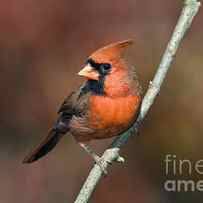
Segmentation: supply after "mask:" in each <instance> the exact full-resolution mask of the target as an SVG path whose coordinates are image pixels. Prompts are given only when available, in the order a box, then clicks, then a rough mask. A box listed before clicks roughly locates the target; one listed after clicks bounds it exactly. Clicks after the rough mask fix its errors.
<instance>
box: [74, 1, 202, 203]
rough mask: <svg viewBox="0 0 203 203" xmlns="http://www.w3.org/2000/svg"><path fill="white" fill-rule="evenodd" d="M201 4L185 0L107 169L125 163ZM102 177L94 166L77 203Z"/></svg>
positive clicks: (105, 157)
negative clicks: (124, 155) (126, 152)
mask: <svg viewBox="0 0 203 203" xmlns="http://www.w3.org/2000/svg"><path fill="white" fill-rule="evenodd" d="M200 5H201V3H200V2H199V1H198V0H185V1H184V7H183V9H182V12H181V15H180V18H179V20H178V22H177V25H176V27H175V30H174V32H173V34H172V37H171V39H170V41H169V43H168V45H167V48H166V50H165V52H164V54H163V57H162V59H161V63H160V65H159V67H158V69H157V72H156V74H155V76H154V79H153V80H152V81H151V82H150V85H149V88H148V90H147V92H146V94H145V96H144V98H143V101H142V105H141V111H140V114H139V116H138V118H137V121H136V122H135V123H134V125H133V126H132V127H131V128H130V129H129V130H128V131H126V132H125V133H123V134H122V135H121V136H119V137H117V138H115V140H114V141H113V143H112V144H111V146H110V147H109V148H108V149H107V150H106V151H105V152H104V154H103V156H102V158H103V160H104V167H105V168H106V169H107V167H108V165H109V163H112V162H113V161H115V160H116V161H120V162H122V161H123V158H122V157H120V156H119V150H120V148H121V147H122V146H123V145H124V144H125V143H126V142H127V140H128V138H129V137H130V136H132V135H135V134H137V132H138V129H139V127H140V124H141V123H142V122H143V120H144V118H145V116H146V114H147V113H148V111H149V109H150V107H151V105H152V104H153V102H154V100H155V98H156V96H157V95H158V93H159V91H160V87H161V85H162V83H163V81H164V79H165V77H166V74H167V72H168V70H169V68H170V67H171V63H172V61H173V59H174V57H175V55H176V52H177V49H178V47H179V45H180V43H181V41H182V39H183V37H184V35H185V33H186V31H187V30H188V29H189V28H190V26H191V23H192V21H193V18H194V16H195V15H196V14H197V12H198V10H199V7H200ZM101 177H102V171H101V169H100V167H99V166H98V165H96V164H95V165H94V167H93V169H92V170H91V171H90V173H89V176H88V177H87V179H86V181H85V183H84V185H83V187H82V189H81V190H80V193H79V194H78V196H77V199H76V200H75V203H87V202H88V200H89V199H90V197H91V195H92V193H93V191H94V190H95V188H96V185H97V183H98V182H99V180H100V179H101Z"/></svg>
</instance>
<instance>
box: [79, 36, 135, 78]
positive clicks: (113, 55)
mask: <svg viewBox="0 0 203 203" xmlns="http://www.w3.org/2000/svg"><path fill="white" fill-rule="evenodd" d="M132 43H133V41H132V40H125V41H120V42H116V43H112V44H110V45H108V46H105V47H103V48H100V49H98V50H97V51H95V52H94V53H93V54H91V55H90V56H89V57H88V59H87V61H86V64H85V67H84V68H83V69H82V70H81V71H80V72H79V73H78V75H80V76H83V77H85V78H87V79H89V80H97V81H99V80H100V79H101V78H104V77H106V76H107V75H110V74H113V73H114V72H115V71H117V70H118V69H122V68H124V67H125V65H124V62H123V60H122V55H123V53H124V50H125V49H126V48H127V47H128V46H129V45H131V44H132Z"/></svg>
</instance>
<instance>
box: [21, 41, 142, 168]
mask: <svg viewBox="0 0 203 203" xmlns="http://www.w3.org/2000/svg"><path fill="white" fill-rule="evenodd" d="M130 44H132V40H125V41H121V42H117V43H113V44H110V45H108V46H105V47H103V48H101V49H99V50H97V51H96V52H94V53H93V54H92V55H90V56H89V58H88V59H87V61H86V64H85V67H84V68H83V69H82V70H81V71H80V72H79V73H78V75H80V76H83V77H85V78H86V79H87V80H86V82H85V83H84V84H83V85H82V86H81V87H80V88H79V89H78V90H77V91H75V92H73V93H71V94H70V95H69V96H68V97H67V98H66V99H65V101H64V102H63V103H62V105H61V107H60V109H59V111H58V113H59V117H58V120H57V121H56V123H55V124H54V126H53V128H52V129H51V130H50V132H49V134H48V136H46V137H45V138H44V139H43V140H42V141H41V143H40V144H39V145H38V146H37V147H36V148H35V149H34V150H33V151H32V152H31V153H30V154H28V155H27V156H26V157H25V159H24V160H23V163H32V162H34V161H36V160H38V159H39V158H41V157H42V156H44V155H46V154H47V153H48V152H49V151H50V150H52V149H53V148H54V146H55V145H56V144H57V142H58V141H59V140H60V139H61V137H63V135H64V134H66V133H67V132H70V133H71V134H72V135H73V136H74V137H75V139H76V141H77V142H78V143H79V145H80V146H81V147H82V148H84V149H85V151H87V152H88V153H89V154H90V155H91V156H92V157H93V159H94V160H95V162H96V163H97V164H99V165H100V167H101V168H102V165H101V162H100V161H101V159H100V157H99V156H97V155H96V153H94V152H93V150H91V148H90V147H89V145H88V143H89V141H90V140H93V139H103V138H110V137H113V136H117V135H119V134H121V133H122V132H124V131H126V130H127V129H128V128H129V127H130V126H131V125H132V124H133V122H134V121H135V119H136V117H137V114H138V111H139V106H140V103H141V91H140V85H139V83H138V80H137V77H136V74H135V71H134V69H133V68H130V67H128V66H127V65H126V64H125V62H124V59H123V58H122V54H123V51H124V49H125V48H126V47H128V46H129V45H130Z"/></svg>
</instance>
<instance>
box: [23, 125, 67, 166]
mask: <svg viewBox="0 0 203 203" xmlns="http://www.w3.org/2000/svg"><path fill="white" fill-rule="evenodd" d="M63 135H64V133H59V132H57V131H56V130H55V129H52V130H51V131H50V132H49V134H48V136H47V137H45V138H44V139H43V140H42V141H41V143H40V144H39V145H38V146H37V147H36V148H35V149H34V150H33V151H31V152H30V153H29V154H28V155H27V156H26V157H25V158H24V160H23V163H32V162H34V161H37V160H38V159H40V158H41V157H43V156H45V155H46V154H47V153H48V152H50V151H51V150H52V149H53V148H54V147H55V146H56V144H57V143H58V142H59V140H60V139H61V137H62V136H63Z"/></svg>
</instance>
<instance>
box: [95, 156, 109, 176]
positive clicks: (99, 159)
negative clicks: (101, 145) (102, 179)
mask: <svg viewBox="0 0 203 203" xmlns="http://www.w3.org/2000/svg"><path fill="white" fill-rule="evenodd" d="M94 160H95V162H96V164H97V165H98V166H99V167H100V169H101V170H102V172H103V173H104V175H107V174H108V172H107V170H106V166H107V165H108V162H107V161H105V160H104V159H103V158H102V157H99V156H97V157H94Z"/></svg>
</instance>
